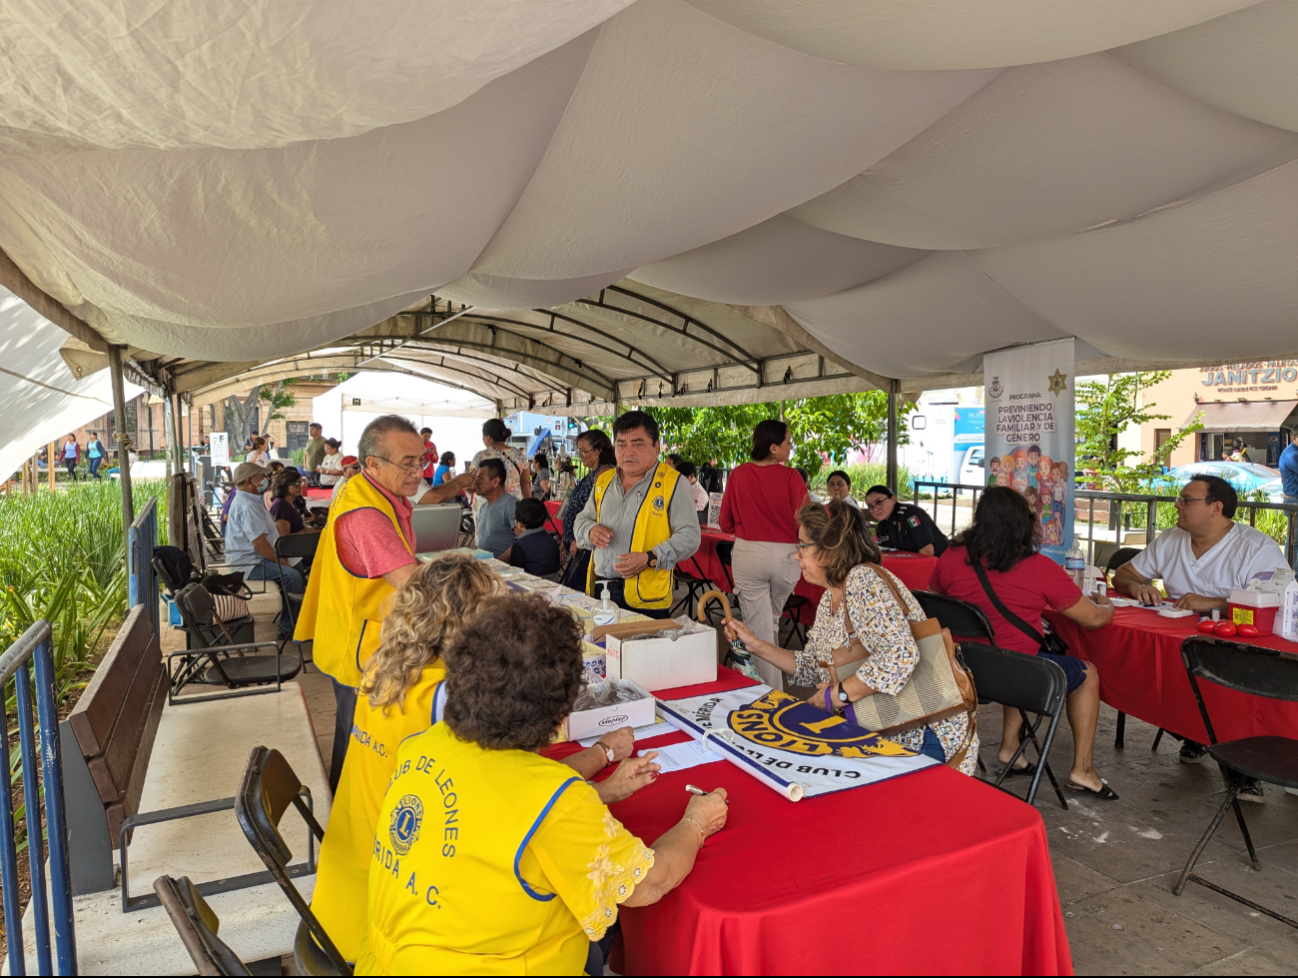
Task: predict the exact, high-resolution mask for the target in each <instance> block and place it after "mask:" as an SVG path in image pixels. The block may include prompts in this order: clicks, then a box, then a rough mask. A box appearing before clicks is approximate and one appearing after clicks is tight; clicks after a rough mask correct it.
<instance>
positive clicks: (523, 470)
mask: <svg viewBox="0 0 1298 978" xmlns="http://www.w3.org/2000/svg"><path fill="white" fill-rule="evenodd" d="M510 437H511V435H510V431H509V429H508V428H506V427H505V422H503V421H501V420H500V419H499V418H491V419H489V420H487V421H484V422H483V424H482V444H483V446H484V448H483V449H482V451H480V452H478V454H476V455H474V456H473V466H472V467H473V468H475V469H476V468H478V467H479V466H480V465H481V464H482V461H483V459H488V458H498V459H500V461H501V462H502V463H504V466H505V492H507V493H509V494H510V495H511V496H513V497H514V498H515V499H531V498H532V476H531V473H530V469H529V467H528V463H527V458H526V457H525V456H524V455H523V453H522V452H521V451H520V450H519V449H517V448H515V447H514V446H513V445H511V444H510V443H509V439H510Z"/></svg>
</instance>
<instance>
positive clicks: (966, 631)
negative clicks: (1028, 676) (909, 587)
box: [910, 591, 996, 694]
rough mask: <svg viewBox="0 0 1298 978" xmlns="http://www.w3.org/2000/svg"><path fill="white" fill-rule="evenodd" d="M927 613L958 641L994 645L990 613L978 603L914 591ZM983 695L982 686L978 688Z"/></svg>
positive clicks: (994, 635) (912, 592) (994, 638)
mask: <svg viewBox="0 0 1298 978" xmlns="http://www.w3.org/2000/svg"><path fill="white" fill-rule="evenodd" d="M910 593H911V594H913V595H914V596H915V600H916V601H918V602H919V606H920V607H921V608H923V609H924V614H925V615H927V616H928V617H929V618H936V619H937V620H938V622H939V623H940V624H941V625H942V627H943V628H945V629H947V630H948V631H949V632H950V633H951V635H952V636H953V637H954V638H955V639H956V640H957V641H959V642H962V643H969V642H977V643H979V644H981V645H995V644H996V633H995V632H994V631H992V623H991V622H990V621H988V620H987V613H986V612H985V611H983V610H982V608H979V607H978V606H977V605H976V604H973V603H971V602H969V601H961V600H960V599H959V598H952V597H949V596H948V595H945V594H938V593H937V592H936V591H911V592H910ZM978 692H979V693H980V694H981V693H982V687H979V688H978Z"/></svg>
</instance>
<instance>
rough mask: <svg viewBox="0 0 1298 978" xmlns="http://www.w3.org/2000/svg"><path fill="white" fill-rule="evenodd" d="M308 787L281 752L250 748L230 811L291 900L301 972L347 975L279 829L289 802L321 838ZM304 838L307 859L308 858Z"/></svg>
mask: <svg viewBox="0 0 1298 978" xmlns="http://www.w3.org/2000/svg"><path fill="white" fill-rule="evenodd" d="M310 800H311V791H310V789H309V788H307V787H306V785H304V784H302V782H301V781H299V780H298V777H297V775H296V774H294V773H293V768H292V767H290V766H289V763H288V761H286V760H285V759H284V755H283V754H281V753H280V752H279V751H277V750H271V749H270V748H268V747H254V748H253V749H252V752H251V753H250V754H249V755H248V764H247V766H246V767H245V768H244V769H243V779H242V780H241V781H240V782H239V793H238V794H237V795H236V796H235V799H234V813H235V815H236V816H237V817H238V819H239V825H240V827H241V828H242V829H243V834H244V835H245V836H247V837H248V842H249V843H250V844H251V845H252V848H253V849H254V850H255V851H256V853H257V855H258V856H260V857H261V861H262V862H264V863H265V864H266V868H267V869H269V870H270V872H271V875H272V876H274V877H275V882H276V883H278V884H279V888H280V889H281V890H283V891H284V895H285V896H286V897H288V902H289V903H291V904H293V909H294V910H296V911H297V913H298V916H299V917H301V918H302V922H301V923H300V924H299V925H298V928H297V937H296V938H295V939H294V941H293V960H294V961H295V962H296V963H297V973H298V974H300V975H350V974H351V973H352V969H351V966H350V965H349V964H348V963H347V961H346V959H344V958H343V956H342V953H341V952H340V951H339V950H338V948H337V946H336V945H335V944H334V942H333V941H332V940H331V939H330V937H329V935H328V934H327V933H325V929H324V927H323V926H322V925H321V924H320V921H319V920H318V919H317V918H316V915H315V914H313V913H312V912H311V905H310V904H309V903H308V902H307V901H306V900H305V899H304V898H303V896H302V894H301V892H299V891H298V888H297V887H296V886H294V885H293V880H292V879H291V875H290V867H289V860H290V859H292V858H293V853H292V851H291V850H290V849H289V847H288V843H287V842H285V841H284V836H283V834H282V833H281V832H280V830H279V822H280V819H281V818H283V817H284V812H286V811H287V810H288V806H289V805H292V806H293V807H295V808H296V809H297V810H298V814H299V815H301V816H302V819H303V821H305V822H306V824H307V827H308V828H310V830H311V836H309V837H308V839H311V838H312V837H314V839H319V840H322V839H324V829H322V828H321V827H320V823H319V822H317V821H316V819H315V815H314V814H312V812H311V809H310ZM310 844H311V843H310V842H308V856H307V858H308V862H310V861H311V860H312V856H311V854H310Z"/></svg>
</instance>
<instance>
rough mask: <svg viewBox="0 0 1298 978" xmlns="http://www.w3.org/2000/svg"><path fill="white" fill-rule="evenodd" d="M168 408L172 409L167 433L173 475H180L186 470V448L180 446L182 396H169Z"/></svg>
mask: <svg viewBox="0 0 1298 978" xmlns="http://www.w3.org/2000/svg"><path fill="white" fill-rule="evenodd" d="M167 406H168V407H169V408H170V409H171V410H170V412H169V413H170V414H171V430H170V431H168V432H167V443H168V446H169V447H170V449H171V450H170V451H169V452H167V454H168V455H170V456H171V459H172V461H171V474H172V475H180V473H181V472H183V471H184V469H185V462H184V446H183V445H181V444H180V395H179V394H168V395H167Z"/></svg>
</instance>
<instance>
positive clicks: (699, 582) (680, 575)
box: [670, 565, 712, 618]
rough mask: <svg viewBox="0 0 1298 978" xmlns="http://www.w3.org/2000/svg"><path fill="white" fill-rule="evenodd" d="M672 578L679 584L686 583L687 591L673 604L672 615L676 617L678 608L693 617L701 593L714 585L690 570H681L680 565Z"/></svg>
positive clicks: (674, 570) (673, 572) (673, 571)
mask: <svg viewBox="0 0 1298 978" xmlns="http://www.w3.org/2000/svg"><path fill="white" fill-rule="evenodd" d="M672 579H673V580H674V581H675V582H676V583H677V584H678V585H679V584H684V585H685V588H686V591H685V596H684V597H683V598H681V599H680V600H679V601H677V602H676V603H675V604H674V605H672V608H671V612H670V614H671V616H672V617H673V618H675V617H676V611H677V609H681V610H682V611H683V612H684V613H685V614H686V615H688V616H689V617H690V618H693V617H694V611H693V606H694V604H695V603H696V602H697V601H698V599H699V595H700V594H702V593H703V592H704V591H707V590H708V589H710V588H711V587H712V585H711V584H710V583H709V582H708V581H705V580H703V578H701V577H695V576H694V575H693V574H691V573H689V571H685V570H681V568H680V566H679V565H677V566H676V567H675V568H674V569H673V570H672Z"/></svg>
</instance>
